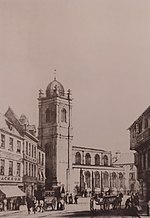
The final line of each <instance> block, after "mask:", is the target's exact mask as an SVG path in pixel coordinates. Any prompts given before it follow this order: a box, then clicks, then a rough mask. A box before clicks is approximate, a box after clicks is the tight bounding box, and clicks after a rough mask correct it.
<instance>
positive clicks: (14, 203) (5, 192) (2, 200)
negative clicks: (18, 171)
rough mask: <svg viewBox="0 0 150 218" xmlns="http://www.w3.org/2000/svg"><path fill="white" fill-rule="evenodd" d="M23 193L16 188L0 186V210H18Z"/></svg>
mask: <svg viewBox="0 0 150 218" xmlns="http://www.w3.org/2000/svg"><path fill="white" fill-rule="evenodd" d="M24 196H25V193H24V192H23V191H21V189H19V188H18V186H15V185H14V186H13V185H11V186H9V185H6V186H5V185H1V186H0V210H19V207H20V204H21V202H22V201H23V197H24Z"/></svg>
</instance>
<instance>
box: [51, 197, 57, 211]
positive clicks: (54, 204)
mask: <svg viewBox="0 0 150 218" xmlns="http://www.w3.org/2000/svg"><path fill="white" fill-rule="evenodd" d="M55 207H56V201H55V199H53V200H52V210H55Z"/></svg>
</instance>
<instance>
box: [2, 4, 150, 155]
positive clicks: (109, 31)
mask: <svg viewBox="0 0 150 218" xmlns="http://www.w3.org/2000/svg"><path fill="white" fill-rule="evenodd" d="M149 8H150V1H149V0H144V1H143V0H122V1H120V0H13V1H12V0H0V112H1V113H5V112H6V110H7V108H8V106H10V107H11V108H12V109H13V110H14V112H15V113H16V114H17V115H18V116H20V115H21V114H26V116H27V117H28V118H29V121H30V123H31V124H36V125H38V100H37V98H38V90H39V89H43V90H44V92H45V90H46V87H47V85H48V84H49V83H50V82H51V81H52V80H53V78H54V73H53V72H54V69H56V70H57V80H58V81H60V82H61V83H62V84H63V85H64V88H65V90H66V91H67V90H68V89H71V91H72V97H73V129H74V141H73V144H74V145H80V146H87V147H93V148H101V149H105V150H112V151H118V150H120V151H124V152H126V151H128V150H129V132H128V130H127V129H128V127H129V126H130V125H131V124H132V123H133V122H134V120H135V119H137V118H138V116H139V115H140V114H141V113H142V112H143V111H144V110H145V109H146V108H147V107H148V106H149V105H150V83H149V81H150V13H149Z"/></svg>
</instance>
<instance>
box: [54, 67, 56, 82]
mask: <svg viewBox="0 0 150 218" xmlns="http://www.w3.org/2000/svg"><path fill="white" fill-rule="evenodd" d="M54 80H56V69H54Z"/></svg>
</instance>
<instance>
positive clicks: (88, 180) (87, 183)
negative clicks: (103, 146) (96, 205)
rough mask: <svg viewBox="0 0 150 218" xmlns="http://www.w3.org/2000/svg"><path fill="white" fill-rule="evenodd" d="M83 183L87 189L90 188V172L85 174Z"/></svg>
mask: <svg viewBox="0 0 150 218" xmlns="http://www.w3.org/2000/svg"><path fill="white" fill-rule="evenodd" d="M85 182H86V185H87V188H90V187H91V184H90V172H89V171H86V172H85Z"/></svg>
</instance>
